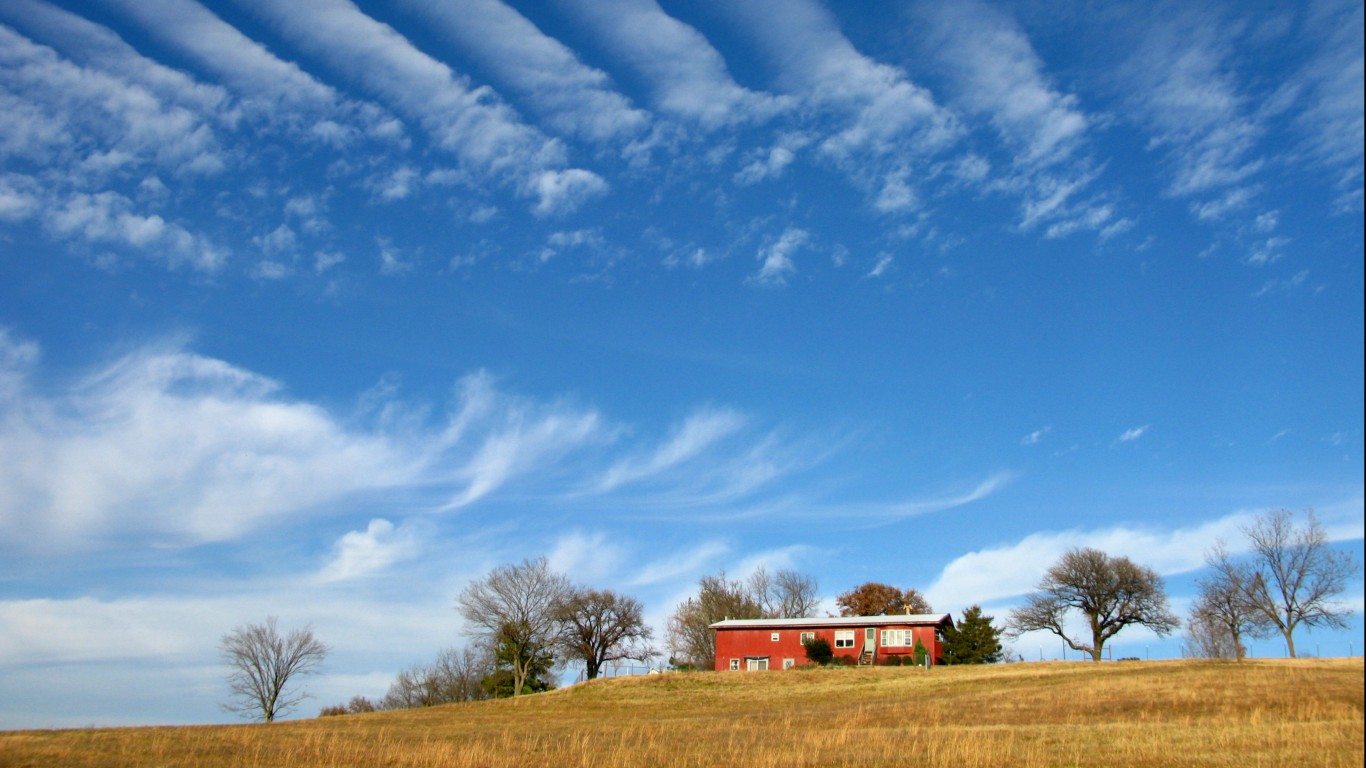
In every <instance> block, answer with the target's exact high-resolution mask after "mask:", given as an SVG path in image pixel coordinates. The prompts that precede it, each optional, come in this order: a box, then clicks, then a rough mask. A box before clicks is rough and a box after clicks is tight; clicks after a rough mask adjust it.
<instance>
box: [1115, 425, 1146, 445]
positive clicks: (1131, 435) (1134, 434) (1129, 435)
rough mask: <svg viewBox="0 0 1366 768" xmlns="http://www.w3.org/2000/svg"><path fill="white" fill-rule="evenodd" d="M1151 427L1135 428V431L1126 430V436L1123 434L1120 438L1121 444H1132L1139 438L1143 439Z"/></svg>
mask: <svg viewBox="0 0 1366 768" xmlns="http://www.w3.org/2000/svg"><path fill="white" fill-rule="evenodd" d="M1149 426H1150V425H1148V424H1144V425H1143V426H1141V427H1134V428H1133V429H1126V430H1124V434H1122V435H1120V436H1119V441H1120V442H1121V443H1132V442H1133V441H1135V440H1137V439H1138V438H1140V437H1143V435H1144V434H1146V433H1147V431H1148V427H1149Z"/></svg>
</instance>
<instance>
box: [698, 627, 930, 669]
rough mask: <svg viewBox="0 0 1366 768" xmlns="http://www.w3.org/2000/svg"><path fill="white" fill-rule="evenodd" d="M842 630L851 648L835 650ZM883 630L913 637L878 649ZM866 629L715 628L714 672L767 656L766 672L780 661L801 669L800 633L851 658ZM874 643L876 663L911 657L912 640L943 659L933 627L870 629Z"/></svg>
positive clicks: (859, 648) (859, 647) (858, 649)
mask: <svg viewBox="0 0 1366 768" xmlns="http://www.w3.org/2000/svg"><path fill="white" fill-rule="evenodd" d="M836 629H845V630H853V632H854V647H853V648H836V647H835V630H836ZM884 629H909V630H911V631H912V632H913V634H914V638H915V639H914V640H912V641H911V645H908V646H890V647H885V648H884V647H883V646H882V630H884ZM865 631H867V627H860V626H850V627H805V628H803V627H792V628H786V627H783V628H764V629H750V628H743V629H718V630H716V670H717V671H718V672H725V671H727V670H729V669H730V660H731V659H739V660H740V671H742V672H743V671H744V670H745V666H746V665H745V659H746V657H755V656H767V657H769V669H782V668H783V659H793V660H794V663H795V666H798V667H800V666H803V665H805V664H807V663H809V662H807V660H806V648H805V647H804V646H803V645H802V642H801V636H802V633H803V632H814V633H815V636H816V637H819V638H824V639H825V641H826V642H827V643H830V650H831V651H833V652H834V654H835V655H836V656H852V657H854V658H855V659H857V658H858V655H859V654H860V653H861V652H862V651H863V643H864V632H865ZM873 631H874V642H876V643H877V655H876V661H877V663H883V662H884V661H885V660H886V658H887V657H888V656H901V657H903V658H914V656H915V640H919V641H920V642H921V643H923V644H924V645H925V649H926V650H927V651H929V653H930V656H931V658H933V659H935V661H936V662H938V660H939V659H940V658H941V657H942V656H943V651H942V649H941V647H940V644H939V640H938V638H937V637H936V635H935V627H932V626H924V625H920V626H912V625H907V624H901V625H892V626H876V627H873ZM774 633H777V635H778V640H777V642H774V641H773V639H772V637H771V636H772V635H773V634H774Z"/></svg>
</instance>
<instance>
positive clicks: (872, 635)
mask: <svg viewBox="0 0 1366 768" xmlns="http://www.w3.org/2000/svg"><path fill="white" fill-rule="evenodd" d="M863 647H864V648H875V647H877V630H876V629H873V628H872V627H868V628H867V629H865V630H863Z"/></svg>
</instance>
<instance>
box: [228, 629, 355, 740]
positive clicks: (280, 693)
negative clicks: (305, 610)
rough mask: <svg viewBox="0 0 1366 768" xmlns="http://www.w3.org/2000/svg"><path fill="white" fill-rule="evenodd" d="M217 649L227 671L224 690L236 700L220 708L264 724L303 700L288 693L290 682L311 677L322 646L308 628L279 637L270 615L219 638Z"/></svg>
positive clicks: (303, 696)
mask: <svg viewBox="0 0 1366 768" xmlns="http://www.w3.org/2000/svg"><path fill="white" fill-rule="evenodd" d="M219 650H220V653H221V654H222V656H223V660H224V661H226V662H227V664H228V666H229V668H230V670H231V671H230V672H229V673H228V687H229V690H231V691H232V695H233V697H234V698H235V699H237V701H235V702H232V703H229V704H225V705H224V708H225V709H227V710H228V711H230V712H240V713H242V714H243V715H244V716H248V717H253V718H256V719H259V720H264V721H265V722H267V723H270V722H274V721H275V719H276V718H277V717H279V716H280V715H283V714H285V713H287V712H289V710H291V709H293V708H294V706H295V705H297V704H298V703H299V702H301V701H303V700H304V699H306V698H308V696H307V694H305V693H303V692H294V691H291V690H290V688H289V684H290V681H291V680H293V679H294V678H296V677H301V676H304V675H310V674H315V673H316V672H317V670H318V667H319V666H321V665H322V663H323V660H324V659H326V658H327V652H328V647H327V646H326V645H325V644H324V643H323V642H322V641H320V640H318V639H317V638H315V637H314V636H313V629H312V628H311V627H304V628H303V629H296V630H293V631H291V632H290V633H289V634H288V635H287V636H285V637H281V636H280V633H279V631H278V630H277V629H276V618H275V617H274V616H271V617H268V618H267V619H266V622H265V623H264V624H247V625H244V626H240V627H237V628H236V629H234V630H233V631H231V632H229V633H228V634H226V635H224V636H223V639H222V641H221V643H220V644H219Z"/></svg>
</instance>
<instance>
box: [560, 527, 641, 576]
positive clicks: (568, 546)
mask: <svg viewBox="0 0 1366 768" xmlns="http://www.w3.org/2000/svg"><path fill="white" fill-rule="evenodd" d="M622 559H623V552H622V549H621V547H619V546H617V545H616V544H614V543H612V542H611V541H610V540H609V539H608V538H607V535H606V534H604V533H601V532H599V533H594V534H592V535H589V534H585V533H583V532H582V531H574V532H571V533H569V534H566V535H564V536H561V537H560V538H559V539H558V540H557V541H556V542H555V546H554V547H552V548H551V550H550V554H548V555H546V560H547V561H549V563H550V567H551V568H552V569H553V570H555V571H558V572H560V573H563V574H565V575H567V576H569V578H570V579H572V580H573V581H575V582H577V583H581V584H582V583H588V584H599V583H602V582H603V580H604V579H606V578H607V577H608V576H611V575H613V574H614V573H615V572H616V570H617V569H618V568H619V567H620V566H621V561H622Z"/></svg>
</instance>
